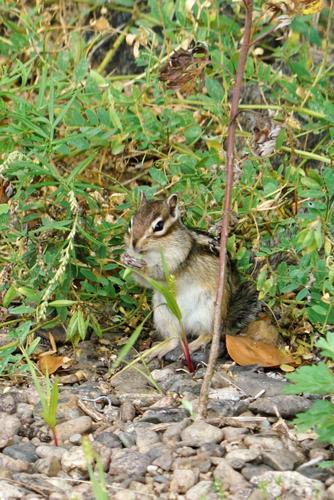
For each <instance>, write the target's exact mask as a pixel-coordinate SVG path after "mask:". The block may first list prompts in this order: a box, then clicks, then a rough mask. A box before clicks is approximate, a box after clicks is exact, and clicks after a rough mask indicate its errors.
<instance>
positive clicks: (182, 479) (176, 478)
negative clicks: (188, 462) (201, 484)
mask: <svg viewBox="0 0 334 500" xmlns="http://www.w3.org/2000/svg"><path fill="white" fill-rule="evenodd" d="M198 477H199V472H198V470H196V469H175V470H174V472H173V475H172V479H171V482H170V489H171V491H174V492H176V493H181V494H182V493H186V492H187V491H188V490H189V489H190V488H191V487H192V486H194V484H195V483H196V481H197V480H198Z"/></svg>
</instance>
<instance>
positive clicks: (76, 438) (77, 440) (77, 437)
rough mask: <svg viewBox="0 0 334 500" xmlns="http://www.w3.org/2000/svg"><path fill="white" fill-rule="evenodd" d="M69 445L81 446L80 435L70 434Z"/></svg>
mask: <svg viewBox="0 0 334 500" xmlns="http://www.w3.org/2000/svg"><path fill="white" fill-rule="evenodd" d="M69 441H70V443H72V444H74V445H76V446H79V445H80V444H81V434H72V436H70V439H69Z"/></svg>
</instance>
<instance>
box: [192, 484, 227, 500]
mask: <svg viewBox="0 0 334 500" xmlns="http://www.w3.org/2000/svg"><path fill="white" fill-rule="evenodd" d="M204 499H205V500H219V497H218V495H217V494H216V493H215V492H214V489H213V483H212V481H200V482H199V483H197V484H195V486H193V487H192V488H190V490H188V491H187V493H186V500H204Z"/></svg>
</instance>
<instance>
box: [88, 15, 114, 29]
mask: <svg viewBox="0 0 334 500" xmlns="http://www.w3.org/2000/svg"><path fill="white" fill-rule="evenodd" d="M91 26H92V27H93V28H94V30H95V31H98V32H99V33H102V32H103V31H107V30H110V28H111V26H110V24H109V21H108V19H107V18H105V17H103V16H101V17H99V18H98V19H96V20H94V21H92V22H91Z"/></svg>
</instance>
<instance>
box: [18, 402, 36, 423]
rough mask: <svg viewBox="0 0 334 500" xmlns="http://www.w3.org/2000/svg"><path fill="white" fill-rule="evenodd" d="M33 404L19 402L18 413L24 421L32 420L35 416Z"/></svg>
mask: <svg viewBox="0 0 334 500" xmlns="http://www.w3.org/2000/svg"><path fill="white" fill-rule="evenodd" d="M33 409H34V407H33V405H29V404H28V403H18V404H17V408H16V415H17V416H18V417H19V419H20V420H21V421H22V422H31V420H32V417H33Z"/></svg>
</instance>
